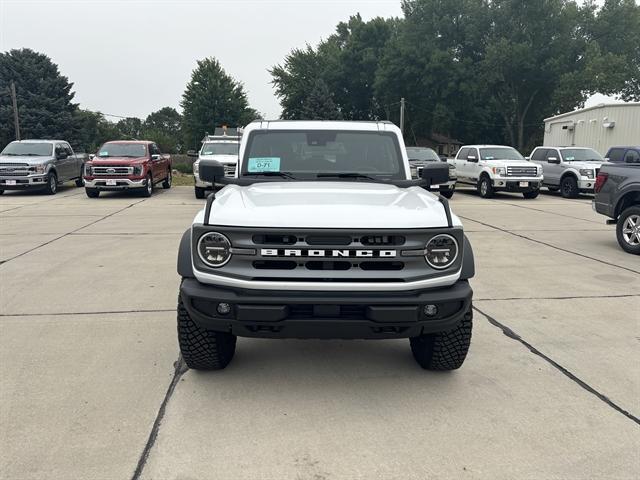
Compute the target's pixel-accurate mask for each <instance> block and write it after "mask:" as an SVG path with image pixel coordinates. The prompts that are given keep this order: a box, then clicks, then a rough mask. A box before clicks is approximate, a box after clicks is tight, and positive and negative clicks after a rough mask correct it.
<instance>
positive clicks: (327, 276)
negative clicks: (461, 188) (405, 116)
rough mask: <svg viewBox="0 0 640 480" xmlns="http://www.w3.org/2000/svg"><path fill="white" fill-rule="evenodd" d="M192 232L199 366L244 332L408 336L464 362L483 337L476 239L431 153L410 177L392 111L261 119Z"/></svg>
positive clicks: (192, 326)
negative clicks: (446, 192)
mask: <svg viewBox="0 0 640 480" xmlns="http://www.w3.org/2000/svg"><path fill="white" fill-rule="evenodd" d="M199 167H200V169H199V172H200V176H201V178H202V179H203V180H204V181H207V182H210V183H212V184H217V183H223V184H226V186H224V187H223V188H222V189H221V190H220V191H219V192H217V193H215V192H214V193H211V194H210V195H209V197H208V198H207V204H206V207H205V208H204V209H203V210H202V211H200V212H199V213H198V214H197V215H196V217H195V219H194V220H193V224H192V225H191V227H190V228H189V229H188V230H187V231H186V232H185V234H184V235H183V237H182V241H181V243H180V248H179V253H178V273H179V275H180V276H181V277H182V283H181V285H180V294H179V302H178V308H177V314H178V315H177V317H178V340H179V345H180V350H181V353H182V358H183V359H184V360H185V362H186V364H187V365H188V366H189V367H190V368H194V369H203V370H216V369H222V368H225V367H226V366H227V364H228V363H229V362H230V361H231V359H232V358H233V355H234V352H235V349H236V338H237V337H265V338H366V339H385V338H386V339H399V338H409V339H410V345H411V351H412V352H413V355H414V358H415V359H416V361H417V362H418V364H419V365H420V366H422V367H423V368H425V369H431V370H452V369H456V368H458V367H460V366H461V365H462V363H463V362H464V360H465V357H466V355H467V351H468V349H469V344H470V341H471V324H472V308H471V301H472V294H473V292H472V290H471V287H470V285H469V279H470V278H471V277H473V275H474V272H475V270H474V261H473V251H472V250H471V245H470V244H469V241H468V240H467V238H466V236H465V235H464V232H463V229H462V224H461V222H460V220H459V218H458V217H456V216H455V215H454V214H453V213H452V212H451V210H450V209H449V204H448V201H447V199H445V198H443V197H442V196H436V195H434V194H433V193H430V192H428V191H426V190H425V188H429V187H430V186H431V185H439V184H442V183H445V182H447V181H448V179H449V167H448V166H447V164H446V163H444V162H429V163H428V164H425V165H424V167H423V168H422V173H421V179H418V180H411V173H410V167H409V162H408V158H407V153H406V151H405V147H404V143H403V140H402V135H401V133H400V130H399V129H398V128H397V127H396V126H395V125H393V124H391V123H389V122H332V121H322V122H321V121H256V122H254V123H251V124H250V125H249V126H248V127H247V128H246V129H245V132H244V135H243V138H242V143H241V146H240V161H239V165H238V169H237V171H236V174H235V176H234V177H233V178H231V177H227V176H226V171H225V169H224V166H223V165H221V164H219V163H217V162H215V161H212V160H201V161H200V166H199Z"/></svg>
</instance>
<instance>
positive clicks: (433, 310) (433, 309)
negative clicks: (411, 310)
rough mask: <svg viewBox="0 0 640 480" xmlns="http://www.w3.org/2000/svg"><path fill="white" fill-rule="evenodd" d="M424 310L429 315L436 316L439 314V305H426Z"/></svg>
mask: <svg viewBox="0 0 640 480" xmlns="http://www.w3.org/2000/svg"><path fill="white" fill-rule="evenodd" d="M423 311H424V314H425V315H426V316H427V317H434V316H436V315H437V314H438V307H437V306H436V305H425V306H424V309H423Z"/></svg>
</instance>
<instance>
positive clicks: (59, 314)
mask: <svg viewBox="0 0 640 480" xmlns="http://www.w3.org/2000/svg"><path fill="white" fill-rule="evenodd" d="M175 311H176V309H175V308H150V309H138V310H107V311H102V312H55V313H0V317H71V316H81V315H85V316H86V315H118V314H126V313H169V312H175Z"/></svg>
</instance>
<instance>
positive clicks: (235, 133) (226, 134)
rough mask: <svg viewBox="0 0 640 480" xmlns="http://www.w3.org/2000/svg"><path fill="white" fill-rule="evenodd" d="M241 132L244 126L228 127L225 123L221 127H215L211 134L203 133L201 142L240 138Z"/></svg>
mask: <svg viewBox="0 0 640 480" xmlns="http://www.w3.org/2000/svg"><path fill="white" fill-rule="evenodd" d="M243 132H244V128H242V127H231V128H228V127H227V126H226V125H224V126H222V127H216V129H215V130H214V132H213V135H209V133H206V134H205V136H204V138H203V139H202V143H204V142H211V141H213V140H240V139H241V138H242V133H243Z"/></svg>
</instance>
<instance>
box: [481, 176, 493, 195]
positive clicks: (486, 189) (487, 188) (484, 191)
mask: <svg viewBox="0 0 640 480" xmlns="http://www.w3.org/2000/svg"><path fill="white" fill-rule="evenodd" d="M478 193H479V194H480V196H481V197H482V198H491V197H493V194H494V190H493V185H491V179H490V178H489V177H488V176H487V175H483V176H482V177H481V178H480V183H478Z"/></svg>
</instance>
